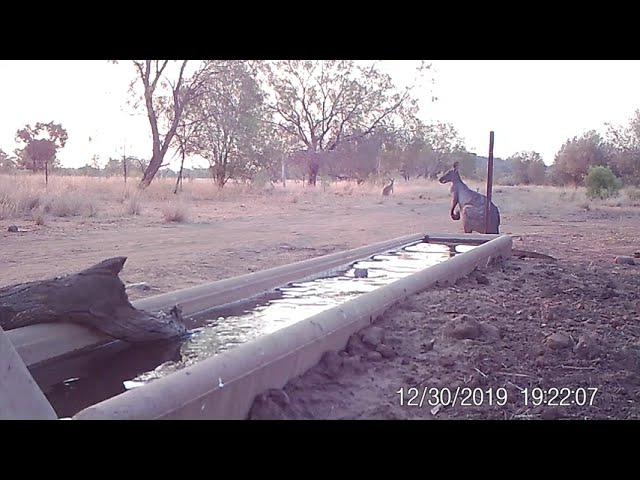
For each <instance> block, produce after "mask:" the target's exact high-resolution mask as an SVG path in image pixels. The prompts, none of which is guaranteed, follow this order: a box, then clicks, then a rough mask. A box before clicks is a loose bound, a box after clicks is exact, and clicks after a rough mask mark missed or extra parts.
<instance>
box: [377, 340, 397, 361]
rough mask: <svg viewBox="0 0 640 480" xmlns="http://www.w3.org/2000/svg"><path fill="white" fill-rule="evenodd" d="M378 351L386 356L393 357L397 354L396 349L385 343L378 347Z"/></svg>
mask: <svg viewBox="0 0 640 480" xmlns="http://www.w3.org/2000/svg"><path fill="white" fill-rule="evenodd" d="M376 352H378V353H380V354H381V355H382V356H383V357H384V358H393V357H395V356H396V351H395V350H394V349H393V348H391V347H390V346H388V345H385V344H384V343H381V344H380V345H378V346H377V347H376Z"/></svg>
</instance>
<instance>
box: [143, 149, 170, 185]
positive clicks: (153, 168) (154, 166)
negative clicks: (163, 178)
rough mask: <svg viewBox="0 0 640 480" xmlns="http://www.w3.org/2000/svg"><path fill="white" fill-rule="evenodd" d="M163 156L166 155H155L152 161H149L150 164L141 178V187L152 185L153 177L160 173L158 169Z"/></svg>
mask: <svg viewBox="0 0 640 480" xmlns="http://www.w3.org/2000/svg"><path fill="white" fill-rule="evenodd" d="M163 158H164V155H162V154H161V153H158V154H154V155H153V157H152V158H151V161H150V162H149V165H148V166H147V168H146V169H145V170H144V173H143V175H142V180H140V184H139V185H138V186H139V187H140V188H141V189H144V188H147V187H148V186H149V185H151V181H152V180H153V177H155V176H156V173H158V170H160V166H161V165H162V159H163Z"/></svg>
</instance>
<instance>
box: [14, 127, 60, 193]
mask: <svg viewBox="0 0 640 480" xmlns="http://www.w3.org/2000/svg"><path fill="white" fill-rule="evenodd" d="M68 138H69V135H68V134H67V131H66V130H65V129H64V128H63V127H62V125H61V124H59V123H54V122H49V123H42V122H38V123H36V125H35V127H32V126H31V125H27V126H25V127H24V128H22V129H20V130H18V131H17V133H16V140H17V141H18V142H20V143H22V144H24V147H23V148H22V149H18V150H17V151H16V153H18V155H19V159H20V160H19V164H20V167H22V168H25V169H27V170H31V171H32V172H41V171H44V172H45V175H46V179H47V182H48V177H49V175H48V174H49V165H50V164H51V165H52V166H56V164H57V158H56V154H57V153H58V150H59V149H61V148H63V147H64V146H65V144H66V143H67V139H68Z"/></svg>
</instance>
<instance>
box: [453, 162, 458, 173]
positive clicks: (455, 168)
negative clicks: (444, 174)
mask: <svg viewBox="0 0 640 480" xmlns="http://www.w3.org/2000/svg"><path fill="white" fill-rule="evenodd" d="M453 169H454V170H455V171H458V162H453Z"/></svg>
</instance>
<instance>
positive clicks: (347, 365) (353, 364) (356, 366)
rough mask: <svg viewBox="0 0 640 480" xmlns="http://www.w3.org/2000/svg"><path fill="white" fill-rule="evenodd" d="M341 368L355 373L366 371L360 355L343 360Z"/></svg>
mask: <svg viewBox="0 0 640 480" xmlns="http://www.w3.org/2000/svg"><path fill="white" fill-rule="evenodd" d="M342 368H344V369H349V370H352V371H354V372H356V373H360V372H363V371H364V370H366V369H367V367H366V365H364V364H363V363H362V361H361V359H360V355H354V356H353V357H349V358H345V359H344V361H343V362H342Z"/></svg>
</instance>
